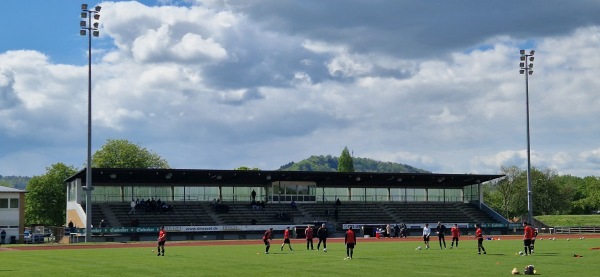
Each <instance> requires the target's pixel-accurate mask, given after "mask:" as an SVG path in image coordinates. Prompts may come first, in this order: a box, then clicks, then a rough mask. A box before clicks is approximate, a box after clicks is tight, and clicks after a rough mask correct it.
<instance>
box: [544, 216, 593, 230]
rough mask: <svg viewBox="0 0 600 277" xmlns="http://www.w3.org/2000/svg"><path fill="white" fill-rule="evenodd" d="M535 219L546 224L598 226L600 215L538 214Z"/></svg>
mask: <svg viewBox="0 0 600 277" xmlns="http://www.w3.org/2000/svg"><path fill="white" fill-rule="evenodd" d="M535 219H537V220H539V221H541V222H543V223H544V224H546V225H548V226H573V227H582V226H600V215H540V216H536V217H535Z"/></svg>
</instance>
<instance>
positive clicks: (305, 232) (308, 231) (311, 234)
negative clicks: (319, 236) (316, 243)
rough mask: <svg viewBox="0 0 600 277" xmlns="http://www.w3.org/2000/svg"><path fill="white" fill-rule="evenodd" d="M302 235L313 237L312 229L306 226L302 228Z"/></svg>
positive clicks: (307, 237) (308, 237)
mask: <svg viewBox="0 0 600 277" xmlns="http://www.w3.org/2000/svg"><path fill="white" fill-rule="evenodd" d="M304 235H305V236H306V239H312V238H313V229H312V228H306V230H304Z"/></svg>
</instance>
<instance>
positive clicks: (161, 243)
mask: <svg viewBox="0 0 600 277" xmlns="http://www.w3.org/2000/svg"><path fill="white" fill-rule="evenodd" d="M165 242H167V241H166V240H163V241H159V242H158V246H165Z"/></svg>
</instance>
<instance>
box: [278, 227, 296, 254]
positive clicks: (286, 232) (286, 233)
mask: <svg viewBox="0 0 600 277" xmlns="http://www.w3.org/2000/svg"><path fill="white" fill-rule="evenodd" d="M286 243H287V245H288V246H289V247H290V250H292V251H294V249H292V244H291V243H290V227H286V228H285V230H284V231H283V243H282V244H281V251H283V246H284V245H285V244H286Z"/></svg>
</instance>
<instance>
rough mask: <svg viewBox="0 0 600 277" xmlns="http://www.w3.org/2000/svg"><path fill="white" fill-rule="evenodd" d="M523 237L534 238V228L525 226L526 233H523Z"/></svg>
mask: <svg viewBox="0 0 600 277" xmlns="http://www.w3.org/2000/svg"><path fill="white" fill-rule="evenodd" d="M523 239H533V228H531V226H529V225H527V226H525V234H524V235H523Z"/></svg>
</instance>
